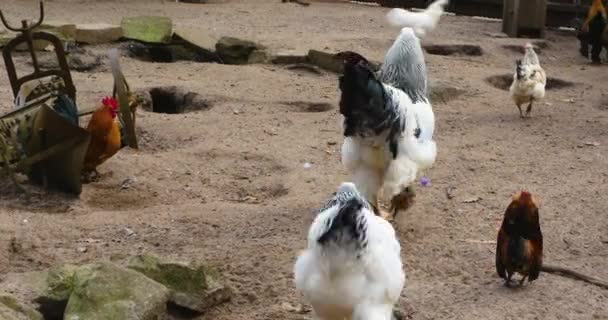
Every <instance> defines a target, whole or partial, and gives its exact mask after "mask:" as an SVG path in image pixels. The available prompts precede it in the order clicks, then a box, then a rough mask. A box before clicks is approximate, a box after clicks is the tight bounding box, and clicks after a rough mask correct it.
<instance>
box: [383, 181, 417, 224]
mask: <svg viewBox="0 0 608 320" xmlns="http://www.w3.org/2000/svg"><path fill="white" fill-rule="evenodd" d="M415 198H416V192H415V191H414V188H413V187H411V186H409V187H406V188H405V189H403V191H401V193H399V194H397V195H395V196H394V197H393V199H391V205H390V208H389V211H390V212H391V214H392V218H393V219H395V217H397V214H398V213H399V212H400V211H406V210H407V209H409V208H410V207H412V205H413V204H414V199H415Z"/></svg>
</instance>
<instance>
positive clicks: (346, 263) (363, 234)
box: [294, 182, 405, 320]
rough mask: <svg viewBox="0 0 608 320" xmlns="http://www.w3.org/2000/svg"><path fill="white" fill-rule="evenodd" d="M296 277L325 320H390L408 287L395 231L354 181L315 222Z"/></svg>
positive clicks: (315, 311) (328, 205) (297, 284)
mask: <svg viewBox="0 0 608 320" xmlns="http://www.w3.org/2000/svg"><path fill="white" fill-rule="evenodd" d="M294 274H295V284H296V289H297V290H298V291H299V292H300V293H302V294H303V295H304V298H305V299H306V300H307V301H308V302H309V303H310V304H312V307H313V309H314V313H315V316H316V318H315V319H324V320H337V319H340V320H343V319H353V320H390V319H392V317H393V306H394V305H395V303H397V301H398V299H399V296H400V295H401V291H402V290H403V287H404V286H405V272H404V270H403V264H402V262H401V246H400V244H399V241H398V240H397V238H396V236H395V230H394V229H393V227H392V226H391V224H390V223H389V222H387V221H386V220H384V219H382V218H381V217H378V216H376V215H375V214H374V213H372V208H371V206H370V205H369V203H368V202H367V201H366V200H365V199H364V198H363V197H362V196H361V194H360V193H359V192H358V191H357V188H356V186H355V185H354V184H353V183H350V182H345V183H342V184H341V185H340V187H339V189H338V192H337V193H336V195H335V196H334V197H333V198H332V199H331V200H330V201H329V202H328V203H327V204H326V205H325V207H324V208H323V209H321V210H320V212H319V214H318V215H317V217H316V218H315V219H314V221H313V223H312V225H311V226H310V230H309V233H308V248H307V249H306V250H305V251H304V252H303V253H302V254H301V255H300V256H299V257H298V259H297V261H296V263H295V266H294Z"/></svg>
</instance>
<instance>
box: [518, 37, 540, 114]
mask: <svg viewBox="0 0 608 320" xmlns="http://www.w3.org/2000/svg"><path fill="white" fill-rule="evenodd" d="M525 49H526V53H525V54H524V58H523V59H522V65H521V68H522V77H521V78H520V79H518V78H517V70H516V71H515V73H514V74H513V82H512V83H511V87H510V88H509V93H510V95H511V98H512V99H513V102H515V104H516V105H517V106H521V105H522V104H526V103H531V102H533V101H538V100H540V99H543V98H544V97H545V86H546V84H547V75H546V73H545V70H543V68H542V67H541V66H540V61H539V59H538V56H537V55H536V52H535V51H534V48H533V47H532V45H531V44H526V46H525Z"/></svg>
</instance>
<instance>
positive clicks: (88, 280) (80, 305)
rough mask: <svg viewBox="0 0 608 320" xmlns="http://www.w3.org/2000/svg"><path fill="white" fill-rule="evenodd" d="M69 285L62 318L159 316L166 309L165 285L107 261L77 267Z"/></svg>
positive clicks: (145, 319)
mask: <svg viewBox="0 0 608 320" xmlns="http://www.w3.org/2000/svg"><path fill="white" fill-rule="evenodd" d="M72 286H73V288H72V293H71V295H70V298H69V300H68V304H67V306H66V309H65V315H64V319H65V320H84V319H87V320H110V319H133V320H159V319H163V317H164V315H165V313H166V304H167V301H168V298H169V290H167V288H165V287H164V286H163V285H161V284H160V283H158V282H156V281H153V280H152V279H150V278H148V277H146V276H144V275H142V274H141V273H139V272H136V271H133V270H129V269H126V268H122V267H120V266H118V265H115V264H113V263H110V262H102V263H99V264H94V265H90V266H84V267H81V268H79V269H78V270H77V271H76V272H75V273H74V276H73V282H72Z"/></svg>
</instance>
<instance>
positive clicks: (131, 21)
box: [120, 16, 173, 43]
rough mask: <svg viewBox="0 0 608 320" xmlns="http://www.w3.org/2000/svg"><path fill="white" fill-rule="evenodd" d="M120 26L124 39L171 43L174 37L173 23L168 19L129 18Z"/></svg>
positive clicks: (159, 17)
mask: <svg viewBox="0 0 608 320" xmlns="http://www.w3.org/2000/svg"><path fill="white" fill-rule="evenodd" d="M120 25H121V27H122V33H123V37H125V38H127V39H133V40H138V41H143V42H148V43H169V42H170V41H171V36H172V35H173V23H172V22H171V19H169V18H167V17H161V16H137V17H128V18H123V19H122V22H121V24H120Z"/></svg>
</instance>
